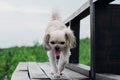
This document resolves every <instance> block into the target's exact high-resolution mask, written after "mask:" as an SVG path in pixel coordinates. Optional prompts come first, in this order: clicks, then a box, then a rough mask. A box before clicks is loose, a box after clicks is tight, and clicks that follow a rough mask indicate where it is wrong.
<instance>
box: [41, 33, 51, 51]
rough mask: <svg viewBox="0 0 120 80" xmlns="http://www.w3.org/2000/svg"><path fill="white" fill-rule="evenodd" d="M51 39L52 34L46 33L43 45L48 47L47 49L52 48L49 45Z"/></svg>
mask: <svg viewBox="0 0 120 80" xmlns="http://www.w3.org/2000/svg"><path fill="white" fill-rule="evenodd" d="M49 39H50V34H45V36H44V39H43V40H44V41H43V47H44V48H45V49H46V50H50V49H51V48H50V45H49Z"/></svg>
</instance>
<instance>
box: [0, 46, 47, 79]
mask: <svg viewBox="0 0 120 80" xmlns="http://www.w3.org/2000/svg"><path fill="white" fill-rule="evenodd" d="M27 61H36V62H46V61H48V57H47V54H46V51H45V50H44V49H43V48H42V46H40V45H35V46H33V47H26V46H22V47H12V48H8V49H4V50H3V51H0V80H3V77H4V76H5V75H7V77H8V80H10V78H11V76H12V73H13V71H14V70H15V68H16V66H17V64H18V63H19V62H27Z"/></svg>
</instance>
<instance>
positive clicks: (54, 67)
mask: <svg viewBox="0 0 120 80" xmlns="http://www.w3.org/2000/svg"><path fill="white" fill-rule="evenodd" d="M47 54H48V57H49V61H50V66H51V68H52V70H53V74H54V77H59V76H58V75H59V74H58V68H57V63H56V58H55V55H54V53H53V52H52V51H49V52H48V53H47Z"/></svg>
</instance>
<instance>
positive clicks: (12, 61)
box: [0, 38, 90, 80]
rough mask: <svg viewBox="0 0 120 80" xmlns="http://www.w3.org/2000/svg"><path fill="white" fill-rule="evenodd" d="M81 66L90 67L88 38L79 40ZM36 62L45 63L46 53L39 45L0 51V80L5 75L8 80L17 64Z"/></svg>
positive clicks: (46, 59)
mask: <svg viewBox="0 0 120 80" xmlns="http://www.w3.org/2000/svg"><path fill="white" fill-rule="evenodd" d="M79 58H80V59H79V61H80V63H82V64H86V65H90V40H89V39H88V38H86V39H82V40H80V57H79ZM21 61H23V62H27V61H36V62H47V61H48V57H47V54H46V51H45V50H44V49H43V47H42V46H41V45H39V44H35V45H34V46H32V47H28V46H22V47H17V46H16V47H11V48H7V49H4V50H0V80H3V78H4V76H5V75H7V78H8V80H10V78H11V76H12V73H13V71H14V70H15V68H16V66H17V64H18V63H19V62H21Z"/></svg>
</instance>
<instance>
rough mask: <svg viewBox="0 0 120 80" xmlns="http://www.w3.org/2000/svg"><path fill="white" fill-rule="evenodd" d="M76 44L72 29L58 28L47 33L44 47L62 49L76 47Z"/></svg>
mask: <svg viewBox="0 0 120 80" xmlns="http://www.w3.org/2000/svg"><path fill="white" fill-rule="evenodd" d="M75 44H76V40H75V36H74V34H73V31H72V30H70V29H68V28H67V29H63V30H56V31H53V32H51V33H47V34H46V35H45V37H44V43H43V45H44V47H45V49H46V50H51V49H52V50H55V51H62V50H64V49H66V48H74V47H75Z"/></svg>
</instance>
